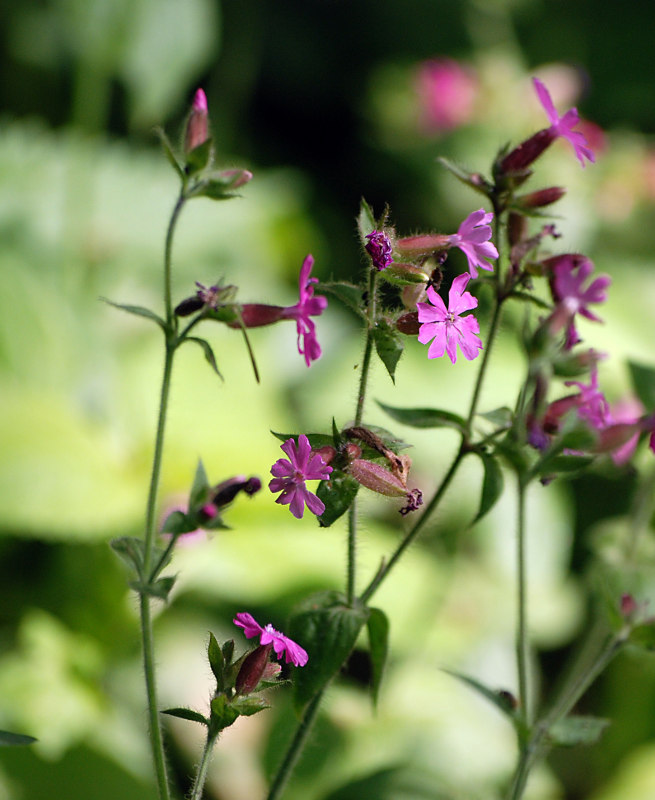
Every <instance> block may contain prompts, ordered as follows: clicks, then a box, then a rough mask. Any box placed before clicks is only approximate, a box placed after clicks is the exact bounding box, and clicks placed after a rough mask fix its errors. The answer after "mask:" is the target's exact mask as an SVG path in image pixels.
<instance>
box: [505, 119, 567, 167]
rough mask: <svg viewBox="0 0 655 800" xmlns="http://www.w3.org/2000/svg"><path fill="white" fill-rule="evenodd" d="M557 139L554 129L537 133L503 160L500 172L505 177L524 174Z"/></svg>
mask: <svg viewBox="0 0 655 800" xmlns="http://www.w3.org/2000/svg"><path fill="white" fill-rule="evenodd" d="M556 138H557V135H556V134H555V133H554V131H553V130H552V128H544V129H543V130H541V131H537V132H536V133H535V134H534V135H533V136H531V137H530V138H529V139H526V140H525V141H524V142H521V144H520V145H518V146H517V147H515V148H514V149H513V150H512V151H511V152H509V153H508V154H507V155H506V156H505V157H504V158H503V159H502V161H501V162H500V165H499V167H500V171H501V172H502V173H503V174H505V175H508V174H509V175H511V174H514V173H521V172H524V171H525V170H526V169H527V168H528V167H529V166H530V164H532V163H533V162H534V161H536V160H537V159H538V158H539V156H540V155H541V154H542V153H543V152H544V150H546V148H548V147H549V146H550V145H551V144H552V143H553V142H554V141H555V139H556Z"/></svg>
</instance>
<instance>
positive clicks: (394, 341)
mask: <svg viewBox="0 0 655 800" xmlns="http://www.w3.org/2000/svg"><path fill="white" fill-rule="evenodd" d="M373 341H374V342H375V349H376V350H377V353H378V355H379V356H380V360H381V361H382V363H383V364H384V366H385V367H386V368H387V372H388V373H389V377H390V378H391V380H392V381H393V382H394V383H395V382H396V377H395V375H396V365H397V364H398V360H399V358H400V356H401V355H402V354H403V350H404V349H405V343H404V341H403V337H402V336H401V334H400V333H399V332H398V331H397V330H396V329H395V328H393V327H392V326H391V325H389V323H388V322H386V321H385V320H381V321H380V322H378V324H377V325H376V326H375V328H373Z"/></svg>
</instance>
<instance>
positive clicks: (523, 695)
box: [516, 476, 530, 728]
mask: <svg viewBox="0 0 655 800" xmlns="http://www.w3.org/2000/svg"><path fill="white" fill-rule="evenodd" d="M526 488H527V487H526V485H525V482H524V481H523V479H522V478H521V476H518V480H517V489H518V506H517V531H516V537H517V544H516V606H517V622H516V668H517V672H518V683H519V709H520V710H521V711H520V713H521V714H522V716H523V720H524V723H525V727H526V728H527V726H529V725H530V708H529V698H528V611H527V597H526V558H525V492H526Z"/></svg>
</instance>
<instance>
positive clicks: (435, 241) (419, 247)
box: [396, 233, 450, 257]
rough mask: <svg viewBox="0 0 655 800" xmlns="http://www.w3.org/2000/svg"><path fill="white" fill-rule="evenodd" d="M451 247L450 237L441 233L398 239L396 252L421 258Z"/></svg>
mask: <svg viewBox="0 0 655 800" xmlns="http://www.w3.org/2000/svg"><path fill="white" fill-rule="evenodd" d="M449 246H450V236H446V235H444V234H440V233H426V234H422V235H420V236H408V237H406V238H405V239H398V240H397V242H396V250H397V251H398V252H399V253H402V254H403V255H406V256H410V257H411V256H420V255H427V254H429V253H434V252H435V251H436V250H443V249H444V248H446V247H449Z"/></svg>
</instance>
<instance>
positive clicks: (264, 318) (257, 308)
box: [228, 303, 286, 328]
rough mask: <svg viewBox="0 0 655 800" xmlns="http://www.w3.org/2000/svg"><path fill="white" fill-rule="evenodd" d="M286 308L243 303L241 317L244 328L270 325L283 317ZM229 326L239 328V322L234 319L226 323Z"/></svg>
mask: <svg viewBox="0 0 655 800" xmlns="http://www.w3.org/2000/svg"><path fill="white" fill-rule="evenodd" d="M285 311H286V309H285V308H284V307H283V306H267V305H265V304H264V303H245V304H244V305H242V306H241V319H242V320H243V325H244V327H246V328H260V327H261V326H262V325H272V324H273V323H274V322H279V321H280V320H281V319H286V317H285ZM228 324H229V326H230V328H240V327H241V322H240V321H239V320H238V319H236V320H234V322H230V323H228Z"/></svg>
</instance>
